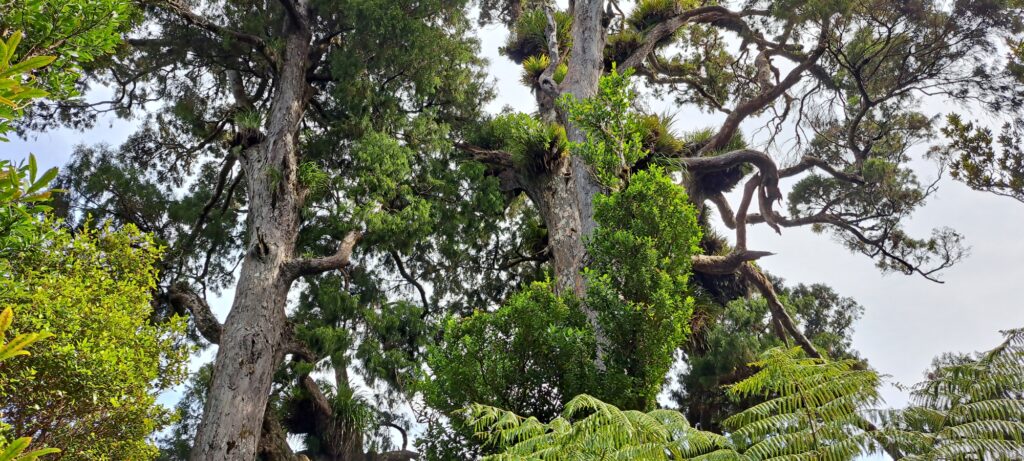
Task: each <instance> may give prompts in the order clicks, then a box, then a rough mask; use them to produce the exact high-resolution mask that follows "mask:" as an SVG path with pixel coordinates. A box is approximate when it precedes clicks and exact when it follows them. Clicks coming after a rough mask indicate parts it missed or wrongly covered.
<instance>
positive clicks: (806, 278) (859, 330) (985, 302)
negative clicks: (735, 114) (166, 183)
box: [0, 27, 1024, 406]
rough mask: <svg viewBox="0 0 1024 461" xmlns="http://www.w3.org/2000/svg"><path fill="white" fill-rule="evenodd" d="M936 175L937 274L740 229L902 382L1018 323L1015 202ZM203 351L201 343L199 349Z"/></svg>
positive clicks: (62, 146) (528, 99)
mask: <svg viewBox="0 0 1024 461" xmlns="http://www.w3.org/2000/svg"><path fill="white" fill-rule="evenodd" d="M505 35H506V32H505V30H504V28H500V27H488V28H485V29H484V30H483V31H482V32H481V40H482V46H483V51H484V53H485V54H486V55H487V56H488V57H489V58H490V60H491V68H492V72H491V74H492V75H493V76H494V78H495V80H496V87H497V90H498V95H499V96H498V99H497V100H496V101H494V102H492V103H491V104H490V105H489V107H488V109H489V110H492V111H498V110H500V109H501V108H502V107H504V106H506V105H507V106H511V107H513V108H515V109H516V110H519V111H523V112H532V111H533V110H535V104H534V99H533V96H532V95H531V94H530V92H529V91H528V90H527V89H526V88H525V87H523V86H522V85H521V84H520V83H519V78H520V68H519V67H518V66H517V65H515V64H514V63H512V62H511V61H509V60H507V59H505V58H503V57H501V56H499V55H498V52H497V50H498V47H500V46H501V44H503V43H504V39H505ZM670 103H671V101H669V102H668V103H665V102H660V101H653V102H651V103H650V106H651V108H652V109H655V110H656V111H658V112H661V111H662V110H665V109H667V110H668V111H669V112H670V113H676V114H677V116H676V126H675V128H676V129H677V130H679V131H685V130H689V129H695V128H703V127H709V126H716V122H719V121H720V120H721V117H719V116H711V115H707V114H701V113H699V112H696V111H694V110H692V109H689V110H682V109H680V108H678V107H672V106H671V104H670ZM938 108H939V109H942V107H941V106H940V107H938ZM131 127H132V124H131V123H129V122H124V121H118V120H109V119H108V120H105V121H101V122H100V123H98V124H97V127H96V128H94V129H92V130H89V131H87V132H76V131H71V130H57V131H53V132H50V133H36V134H34V137H35V139H31V140H29V141H25V140H17V139H15V140H12V142H10V143H7V144H4V145H0V149H2V151H0V158H5V159H9V160H13V161H15V162H17V161H20V160H21V159H24V158H25V157H26V155H27V154H28V153H30V152H31V153H34V154H36V156H37V157H38V159H39V160H40V163H42V164H43V165H52V166H60V165H62V164H63V163H64V162H66V161H67V159H68V158H69V156H70V154H71V152H72V149H73V146H74V145H76V144H81V143H85V144H94V143H99V142H106V143H109V144H112V145H117V144H118V143H120V142H121V141H123V140H124V139H125V138H126V137H127V135H128V134H129V132H130V130H131ZM747 128H748V129H747V130H746V131H747V132H751V131H752V127H747ZM915 164H916V165H917V166H919V168H918V174H919V176H920V177H921V178H922V179H924V180H927V179H930V178H934V176H935V172H936V165H935V164H934V163H932V162H930V161H927V160H924V159H919V160H917V161H916V163H915ZM789 184H792V182H789ZM940 184H941V186H940V189H939V192H938V193H937V194H936V195H935V196H934V197H933V198H932V199H931V201H930V202H929V203H928V204H927V205H926V206H925V207H924V208H922V209H921V210H920V211H919V212H918V213H916V215H915V216H914V218H913V220H912V221H911V222H910V223H909V225H908V228H909V230H910V231H912V232H913V233H914V234H916V235H919V236H927V235H928V234H929V233H930V231H931V229H932V228H934V227H941V226H951V227H954V228H955V229H957V230H958V231H960V232H961V233H963V234H964V235H965V236H966V238H967V241H968V244H969V245H970V246H971V247H972V251H971V254H970V256H969V257H968V258H967V259H966V260H964V261H963V262H961V263H960V264H958V265H956V266H955V267H953V268H952V269H949V270H947V271H945V273H944V274H943V277H942V279H943V280H945V284H936V283H934V282H930V281H927V280H925V279H923V278H921V277H915V276H905V275H901V274H890V275H882V274H881V273H880V272H879V271H878V270H877V269H876V268H875V267H874V263H873V262H872V261H871V260H869V259H868V258H866V257H864V256H860V255H855V254H852V253H850V252H848V251H847V250H846V249H845V248H844V247H843V246H842V245H840V244H838V243H836V242H834V241H833V240H832V239H831V238H830V237H829V236H828V235H827V234H813V233H812V232H811V231H810V230H809V229H806V228H797V229H783V233H782V235H776V234H775V233H774V232H772V231H771V230H770V229H768V228H767V227H765V226H755V227H753V228H752V229H751V231H750V235H749V237H748V240H749V245H748V246H749V247H751V248H752V249H757V250H768V251H772V252H774V253H776V255H775V256H771V257H769V258H766V259H764V260H762V261H761V262H760V264H761V266H762V267H764V268H765V269H766V270H768V271H770V272H771V273H773V274H775V275H778V276H781V277H784V278H785V279H786V280H787V281H788V282H790V283H797V282H802V283H817V282H822V283H826V284H828V285H831V286H832V287H833V288H835V289H836V290H837V291H838V292H839V293H840V294H841V295H843V296H849V297H852V298H854V299H856V300H857V301H858V302H859V303H860V304H861V305H863V306H864V307H865V312H864V316H863V318H862V319H861V320H860V321H859V322H858V323H857V324H856V334H855V335H854V346H855V348H857V349H858V350H859V351H860V352H861V353H862V355H863V356H864V357H866V358H867V359H868V360H869V361H870V363H871V364H872V365H873V366H874V367H875V368H876V369H877V370H878V371H879V372H881V373H882V374H885V375H890V377H891V378H890V379H891V380H893V381H896V382H900V383H903V384H913V383H915V382H917V381H918V379H919V378H920V377H921V376H922V372H923V371H924V370H925V369H926V368H927V367H928V365H929V363H930V362H931V360H932V358H933V357H935V356H936V355H938V354H940V353H942V352H948V351H958V352H968V351H979V350H985V349H989V348H992V347H994V346H995V345H996V344H997V343H998V342H999V341H1000V340H1001V337H1000V334H999V330H1001V329H1008V328H1016V327H1024V309H1022V308H1021V307H1022V306H1021V302H1020V300H1019V298H1020V288H1021V286H1022V285H1024V264H1022V262H1024V239H1022V238H1021V236H1022V235H1024V233H1022V229H1024V203H1019V202H1016V201H1014V200H1011V199H1007V198H1001V197H997V196H994V195H990V194H985V193H981V192H975V191H972V190H970V189H968V188H967V187H965V186H963V185H961V184H959V183H955V182H953V181H951V180H949V179H944V180H943V181H942V182H941V183H940ZM785 185H786V184H784V185H783V186H784V191H783V192H784V193H785V192H787V191H786V190H785ZM723 229H724V228H723ZM232 294H233V293H231V292H230V291H229V292H227V293H225V296H224V297H222V298H221V299H217V300H213V302H212V304H213V305H214V308H215V310H216V311H217V313H218V315H219V316H220V317H221V319H223V318H224V316H225V314H226V308H227V305H228V304H229V303H230V297H231V296H232ZM209 356H210V354H209V352H208V353H207V354H204V357H209ZM883 395H884V396H885V397H886V400H887V401H888V402H889V404H890V405H895V406H901V405H903V404H905V402H906V396H905V394H904V393H902V392H900V391H898V390H896V389H894V388H892V387H887V388H886V389H885V391H884V393H883Z"/></svg>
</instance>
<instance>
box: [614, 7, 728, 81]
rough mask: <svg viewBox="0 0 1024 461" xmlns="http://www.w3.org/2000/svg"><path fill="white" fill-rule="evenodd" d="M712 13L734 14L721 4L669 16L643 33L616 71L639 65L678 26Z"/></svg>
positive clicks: (623, 70)
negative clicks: (642, 38) (638, 44)
mask: <svg viewBox="0 0 1024 461" xmlns="http://www.w3.org/2000/svg"><path fill="white" fill-rule="evenodd" d="M713 13H717V14H715V16H721V15H734V14H735V13H733V12H731V11H729V10H728V9H726V8H724V7H721V6H703V7H700V8H694V9H692V10H687V11H684V12H682V13H680V14H677V15H675V16H673V17H671V18H668V19H666V20H664V21H662V22H661V23H659V24H658V25H656V26H654V27H653V28H651V29H650V31H649V32H647V34H645V35H644V41H643V43H641V44H640V47H639V48H637V49H636V50H635V51H633V53H632V54H630V55H629V57H628V58H626V60H625V61H622V62H621V63H618V71H619V72H625V71H626V70H627V69H632V68H634V67H639V66H640V65H641V64H643V62H644V60H646V59H647V57H648V56H650V55H651V53H652V52H654V48H655V47H656V46H657V45H658V43H661V41H662V40H664V39H666V38H668V37H671V36H672V34H674V33H676V31H677V30H679V28H680V27H682V26H683V25H684V24H686V23H687V22H689V21H690V20H691V19H694V18H696V17H698V16H701V15H708V16H711V15H712V14H713Z"/></svg>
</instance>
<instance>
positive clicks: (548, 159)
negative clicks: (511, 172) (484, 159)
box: [475, 113, 569, 174]
mask: <svg viewBox="0 0 1024 461" xmlns="http://www.w3.org/2000/svg"><path fill="white" fill-rule="evenodd" d="M475 141H477V142H479V144H480V145H481V146H484V147H493V148H496V149H501V150H504V151H506V152H508V153H510V154H511V155H512V161H513V162H514V163H515V166H516V167H517V168H518V169H519V170H520V171H523V172H526V173H530V174H540V173H544V172H548V171H553V170H554V167H555V166H556V165H557V164H558V162H561V161H562V160H563V159H565V158H567V157H568V155H569V150H568V149H569V141H568V139H567V138H566V134H565V127H563V126H561V125H559V124H557V123H544V122H542V121H540V120H538V119H537V118H536V117H533V116H530V115H527V114H522V113H510V114H502V115H499V116H498V117H495V118H494V119H493V120H491V121H490V122H489V123H487V124H486V125H484V126H483V127H482V128H481V129H480V130H479V131H478V133H477V134H476V139H475Z"/></svg>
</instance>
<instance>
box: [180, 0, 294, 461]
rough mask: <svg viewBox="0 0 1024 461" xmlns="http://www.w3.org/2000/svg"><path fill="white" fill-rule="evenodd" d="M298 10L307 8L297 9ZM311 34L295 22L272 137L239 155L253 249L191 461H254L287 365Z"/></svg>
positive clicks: (269, 129)
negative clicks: (276, 379)
mask: <svg viewBox="0 0 1024 461" xmlns="http://www.w3.org/2000/svg"><path fill="white" fill-rule="evenodd" d="M297 3H298V4H299V5H298V7H299V9H300V10H304V9H305V4H304V2H301V1H300V2H297ZM309 49H310V34H309V32H308V30H307V29H306V28H305V27H300V26H297V25H295V23H290V25H289V26H288V31H287V35H286V41H285V49H284V53H283V56H282V58H283V60H282V65H281V69H280V72H279V74H278V78H277V81H276V82H275V85H276V86H275V92H274V99H273V102H272V104H271V108H270V113H269V114H268V116H267V122H266V124H265V126H266V136H265V138H264V139H263V140H262V141H260V142H259V143H258V144H256V145H254V146H252V147H251V148H249V149H246V151H245V152H244V153H243V154H242V155H241V162H242V167H243V168H244V171H245V175H246V179H247V180H248V182H247V187H246V189H247V192H248V194H249V215H248V217H247V220H248V222H247V224H248V229H249V242H248V247H247V251H246V254H245V256H244V260H243V261H242V267H241V272H240V274H239V277H238V284H237V286H236V288H235V299H234V302H233V303H232V305H231V312H230V313H229V314H228V317H227V320H226V322H225V323H224V330H223V333H222V335H221V339H220V348H219V350H218V351H217V359H216V362H215V363H214V368H213V380H212V382H211V383H210V390H209V394H208V395H207V401H206V408H205V409H204V412H203V420H202V423H200V425H199V428H198V431H197V434H196V441H195V445H194V447H193V449H192V456H191V459H192V460H193V461H210V460H218V461H232V460H238V461H252V460H253V459H255V457H256V452H257V444H258V440H259V436H260V430H261V426H262V423H263V416H264V411H265V410H266V408H267V400H268V396H269V392H270V386H271V384H272V379H273V374H274V372H275V371H276V370H277V367H278V366H279V365H280V363H281V360H282V358H283V354H284V352H283V343H284V338H285V328H286V325H287V318H286V315H285V310H284V309H285V304H286V301H287V297H288V291H289V289H290V287H291V283H292V281H293V279H294V277H295V275H294V271H293V270H292V269H290V266H289V265H290V264H291V263H292V262H293V261H292V258H293V256H294V249H295V242H296V237H297V236H298V232H299V212H300V209H301V206H302V196H303V194H302V191H301V186H300V185H299V182H298V172H297V165H298V158H299V156H298V139H297V138H298V128H299V123H300V121H301V120H302V116H303V113H304V111H305V108H306V105H307V102H308V100H309V96H310V95H309V89H308V85H307V82H306V69H307V66H308V59H309Z"/></svg>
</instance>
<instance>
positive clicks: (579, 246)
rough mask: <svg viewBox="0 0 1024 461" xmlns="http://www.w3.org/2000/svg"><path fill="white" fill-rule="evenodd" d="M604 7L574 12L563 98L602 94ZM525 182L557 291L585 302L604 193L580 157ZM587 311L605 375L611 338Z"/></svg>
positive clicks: (580, 4)
mask: <svg viewBox="0 0 1024 461" xmlns="http://www.w3.org/2000/svg"><path fill="white" fill-rule="evenodd" d="M603 6H604V1H603V0H580V1H577V2H575V4H574V5H573V7H572V14H573V23H572V40H573V42H572V43H573V48H572V56H571V58H570V59H569V62H568V67H569V68H568V72H567V73H566V76H565V80H564V82H563V83H562V85H561V86H560V88H559V92H560V93H561V94H571V95H573V96H574V97H576V98H580V99H583V98H588V97H591V96H593V95H594V94H596V93H597V86H598V81H599V80H600V78H601V73H602V72H603V71H604V46H605V38H606V37H605V25H604V22H603V20H604V18H603V9H602V8H603ZM558 117H559V118H560V122H561V123H562V124H563V125H564V126H565V127H566V132H567V135H568V138H569V141H571V142H583V141H584V140H585V135H584V133H583V132H581V131H580V130H579V129H577V128H576V127H575V126H574V125H573V124H572V123H570V122H569V120H568V119H567V117H566V114H564V113H561V114H558ZM521 182H522V183H523V184H525V185H526V187H525V188H526V190H527V193H528V194H529V195H530V198H531V199H532V200H533V202H534V203H535V204H537V207H538V209H539V210H540V213H541V216H542V218H543V219H544V223H545V225H546V226H547V229H548V245H549V247H550V248H551V255H552V266H553V268H554V272H555V283H556V290H557V291H559V292H570V291H571V292H572V293H574V294H576V295H577V296H579V297H581V298H582V297H583V296H584V295H585V294H586V280H585V279H584V277H583V269H585V268H586V265H587V263H588V259H589V258H588V255H587V250H586V239H587V238H589V237H590V235H591V234H593V232H594V229H595V228H596V227H597V223H596V222H595V221H594V206H593V202H594V197H595V196H596V195H597V194H599V193H601V192H602V191H603V187H602V186H601V184H600V183H599V182H598V180H597V177H596V176H594V174H593V173H592V172H591V169H590V166H589V165H587V163H586V161H585V160H584V159H583V158H580V157H579V156H576V155H572V156H570V157H569V158H568V159H566V160H565V161H562V162H559V163H558V166H557V167H556V168H555V169H554V171H550V172H548V173H546V174H545V175H543V176H542V177H540V178H523V180H522V181H521ZM583 309H584V314H586V316H587V318H588V319H589V321H590V323H591V325H593V327H594V329H595V334H596V336H597V341H598V351H597V354H596V359H595V363H596V365H597V367H598V369H601V370H603V369H604V361H603V346H602V345H603V344H606V343H607V340H606V339H604V338H605V337H606V335H605V334H604V333H603V332H602V331H601V328H600V325H598V322H597V313H596V312H594V311H593V310H592V309H590V308H588V307H587V306H584V307H583Z"/></svg>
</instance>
